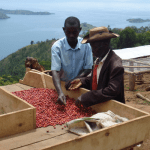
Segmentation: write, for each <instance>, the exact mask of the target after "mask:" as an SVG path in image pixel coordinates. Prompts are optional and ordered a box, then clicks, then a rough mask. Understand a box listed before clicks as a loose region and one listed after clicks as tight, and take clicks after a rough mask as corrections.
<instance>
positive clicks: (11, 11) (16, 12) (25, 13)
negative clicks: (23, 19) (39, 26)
mask: <svg viewBox="0 0 150 150" xmlns="http://www.w3.org/2000/svg"><path fill="white" fill-rule="evenodd" d="M0 12H1V13H3V14H16V15H50V14H52V13H49V12H33V11H29V10H5V9H0Z"/></svg>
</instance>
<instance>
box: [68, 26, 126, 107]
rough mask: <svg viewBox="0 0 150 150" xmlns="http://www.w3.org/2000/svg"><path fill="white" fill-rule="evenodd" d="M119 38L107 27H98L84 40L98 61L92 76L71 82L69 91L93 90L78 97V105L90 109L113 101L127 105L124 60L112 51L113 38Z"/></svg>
mask: <svg viewBox="0 0 150 150" xmlns="http://www.w3.org/2000/svg"><path fill="white" fill-rule="evenodd" d="M118 36H119V35H118V34H115V33H113V32H111V31H109V30H108V29H107V28H106V27H97V28H93V29H91V30H90V31H89V34H88V35H87V36H86V37H84V39H83V40H82V42H81V43H83V44H84V43H90V45H91V47H92V52H93V55H94V56H95V57H97V59H96V60H95V63H94V65H93V69H92V73H91V75H89V76H87V77H84V78H78V79H75V80H73V81H72V82H71V86H70V87H69V90H75V89H77V88H79V87H85V88H87V89H90V90H91V91H89V92H87V93H85V94H82V95H81V96H80V97H78V99H77V100H76V105H81V104H82V105H83V106H84V107H89V106H92V105H95V104H98V103H101V102H105V101H108V100H111V99H114V100H117V101H119V102H122V103H125V99H124V82H123V74H124V68H123V66H122V60H121V58H120V57H119V56H117V55H116V54H115V52H114V51H112V50H111V49H110V40H111V38H117V37H118Z"/></svg>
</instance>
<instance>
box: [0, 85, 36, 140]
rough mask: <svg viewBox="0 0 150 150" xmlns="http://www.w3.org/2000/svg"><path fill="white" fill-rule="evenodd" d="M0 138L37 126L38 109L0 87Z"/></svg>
mask: <svg viewBox="0 0 150 150" xmlns="http://www.w3.org/2000/svg"><path fill="white" fill-rule="evenodd" d="M0 110H1V114H0V138H2V137H6V136H10V135H13V134H17V133H21V132H25V131H28V130H31V129H34V128H36V109H35V107H33V106H32V105H30V104H28V103H27V102H25V101H24V100H22V99H21V98H19V97H17V96H15V95H14V94H12V93H10V92H8V91H6V90H4V89H3V88H1V87H0Z"/></svg>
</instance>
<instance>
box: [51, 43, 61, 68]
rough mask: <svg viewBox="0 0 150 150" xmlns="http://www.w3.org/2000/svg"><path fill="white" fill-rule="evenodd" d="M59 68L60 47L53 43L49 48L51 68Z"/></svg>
mask: <svg viewBox="0 0 150 150" xmlns="http://www.w3.org/2000/svg"><path fill="white" fill-rule="evenodd" d="M60 69H61V58H60V47H59V46H58V45H57V43H55V44H54V45H53V46H52V48H51V70H56V71H60Z"/></svg>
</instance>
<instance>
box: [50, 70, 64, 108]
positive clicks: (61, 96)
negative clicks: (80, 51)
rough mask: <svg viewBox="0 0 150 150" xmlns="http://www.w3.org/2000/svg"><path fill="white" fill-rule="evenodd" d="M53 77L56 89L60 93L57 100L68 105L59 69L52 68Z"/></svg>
mask: <svg viewBox="0 0 150 150" xmlns="http://www.w3.org/2000/svg"><path fill="white" fill-rule="evenodd" d="M52 79H53V83H54V86H55V88H56V91H57V93H58V99H57V102H58V103H59V104H64V105H66V97H65V95H64V93H63V91H62V89H61V83H60V77H59V71H55V70H52Z"/></svg>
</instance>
